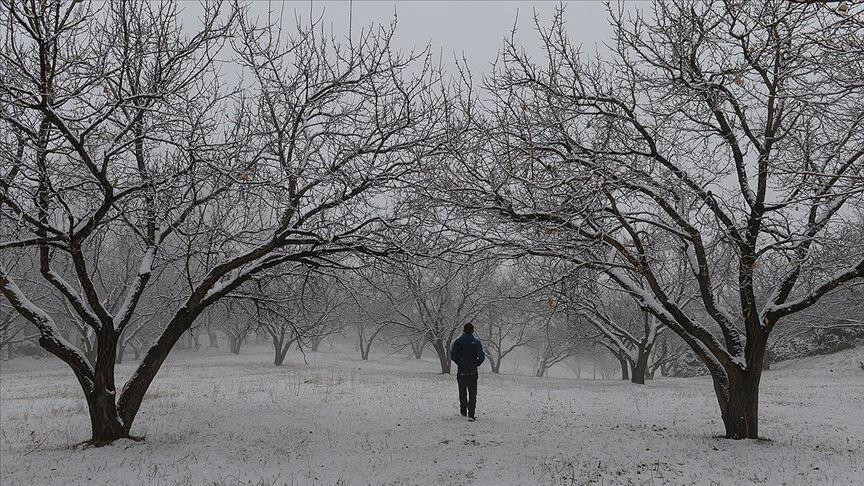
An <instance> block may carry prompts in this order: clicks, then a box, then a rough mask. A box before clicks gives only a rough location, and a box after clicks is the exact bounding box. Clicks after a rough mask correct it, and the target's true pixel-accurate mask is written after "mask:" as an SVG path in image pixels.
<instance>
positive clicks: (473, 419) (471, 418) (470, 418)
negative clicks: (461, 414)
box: [468, 417, 477, 422]
mask: <svg viewBox="0 0 864 486" xmlns="http://www.w3.org/2000/svg"><path fill="white" fill-rule="evenodd" d="M468 421H469V422H476V421H477V419H476V418H474V417H468Z"/></svg>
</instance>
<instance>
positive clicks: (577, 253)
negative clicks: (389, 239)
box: [426, 0, 864, 439]
mask: <svg viewBox="0 0 864 486" xmlns="http://www.w3.org/2000/svg"><path fill="white" fill-rule="evenodd" d="M562 15H563V14H562V13H560V12H559V14H558V15H556V17H555V19H554V20H553V22H552V24H551V26H549V28H542V27H538V31H539V34H540V37H541V40H542V42H543V45H544V46H545V57H544V58H543V64H538V63H537V62H535V61H534V60H533V59H531V58H529V57H528V55H527V54H526V53H525V51H524V50H522V49H521V48H520V47H519V46H518V45H516V44H515V42H514V41H513V39H512V38H511V39H510V40H508V41H507V42H506V43H505V47H504V49H503V52H502V54H501V57H500V63H499V64H498V66H496V68H495V74H494V76H492V77H491V78H490V79H489V80H488V82H487V85H486V88H487V89H486V91H485V92H486V93H487V94H488V98H487V99H485V100H483V103H482V104H480V107H477V105H478V103H469V102H467V101H466V102H465V107H466V109H465V110H464V113H465V116H464V117H463V118H462V120H463V122H467V124H466V129H465V131H464V132H463V136H462V139H461V143H460V147H461V148H460V149H458V150H455V151H454V154H453V156H452V157H453V158H452V159H450V160H448V162H447V164H446V167H443V168H442V169H441V170H440V171H439V172H440V173H439V174H438V176H439V177H438V178H439V179H440V180H443V181H447V183H446V184H439V187H442V186H443V187H446V186H451V187H455V188H457V189H456V190H449V191H444V190H439V191H437V193H436V194H435V196H436V197H437V198H439V199H447V200H449V201H450V202H451V203H452V204H454V205H458V206H460V207H462V208H464V209H466V210H467V212H468V214H466V216H467V218H466V219H468V218H470V219H471V221H473V222H472V223H471V224H472V225H474V226H478V227H479V226H482V227H483V228H484V229H486V230H487V231H485V232H484V233H482V234H480V235H479V236H482V237H483V238H484V239H486V240H487V241H490V242H495V243H496V244H499V245H502V246H505V247H510V248H512V249H514V251H516V252H524V253H531V254H536V255H543V256H549V257H553V258H558V259H563V260H566V261H570V262H573V263H576V264H580V265H585V266H588V267H590V268H594V269H596V270H598V271H601V272H603V273H604V274H605V275H606V277H607V278H608V279H609V280H610V281H611V282H614V283H615V284H616V285H617V286H618V287H619V288H620V289H622V290H623V291H624V292H627V293H628V294H630V295H631V296H632V297H633V298H635V299H636V300H637V301H638V303H639V305H640V306H641V307H642V308H644V309H646V310H648V312H650V313H651V314H653V315H654V316H655V318H657V319H658V320H659V321H660V322H662V323H663V324H664V325H665V326H668V328H669V329H670V330H672V331H673V332H675V333H676V334H678V335H679V336H680V337H681V338H682V339H683V340H684V341H685V342H686V343H687V344H688V345H689V346H690V348H691V349H692V350H693V351H694V352H695V353H696V354H697V355H698V356H699V358H700V359H701V360H702V361H703V362H704V363H705V365H706V366H707V368H708V370H709V371H710V373H711V376H712V378H713V382H714V389H715V392H716V396H717V400H718V404H719V408H720V413H721V416H722V419H723V423H724V426H725V429H726V436H727V437H728V438H732V439H743V438H756V437H758V436H759V421H758V403H759V383H760V379H761V376H762V369H763V358H764V353H765V349H766V344H767V342H768V337H769V336H770V334H771V332H772V331H773V330H774V329H775V326H777V325H778V324H782V322H783V321H784V320H786V319H788V318H789V317H790V316H793V315H795V314H796V313H798V312H801V311H803V310H805V309H807V308H808V307H811V306H812V305H814V304H815V303H816V302H818V301H819V300H820V299H821V298H822V297H823V296H825V295H826V294H828V293H830V292H831V291H833V290H835V289H837V288H838V287H841V286H843V285H846V284H847V283H849V282H852V281H854V280H855V279H860V278H861V277H862V275H864V257H862V248H861V246H860V242H858V243H856V244H855V245H854V246H851V247H849V248H848V249H847V251H846V253H845V255H844V257H843V258H842V259H841V260H839V262H837V263H835V264H832V265H822V264H820V262H819V261H818V260H815V259H813V258H812V255H813V252H814V251H815V250H816V249H817V248H819V247H822V246H824V245H826V244H829V243H830V241H831V240H832V239H833V238H836V236H837V235H838V233H839V232H841V230H842V228H843V227H844V226H846V225H848V224H849V223H848V218H849V217H850V215H854V214H856V212H860V211H861V205H862V197H861V195H862V191H864V178H862V177H861V172H862V164H864V139H862V136H864V131H862V130H861V125H862V122H864V111H862V109H861V107H862V106H864V91H862V90H860V89H855V86H853V85H854V84H855V83H854V82H851V80H852V79H859V80H860V79H864V72H862V71H861V66H864V62H862V57H864V51H861V50H856V49H852V50H845V51H842V52H840V50H838V49H836V47H838V42H839V41H838V39H837V38H836V37H835V36H836V35H837V34H838V32H840V31H841V30H842V31H843V34H844V35H848V36H850V37H853V38H856V39H857V38H860V37H861V33H862V32H864V27H862V26H861V25H860V24H858V23H855V22H853V21H850V20H849V18H850V17H849V16H844V15H840V14H838V13H835V12H834V11H832V10H830V9H826V8H824V6H822V5H802V4H796V3H793V2H785V1H772V2H769V3H768V4H763V3H758V4H757V3H753V2H743V1H740V2H739V1H735V0H727V1H715V2H708V3H706V4H699V5H694V4H692V3H691V2H683V1H672V2H661V3H655V4H653V6H652V12H651V13H649V14H644V13H642V12H637V13H634V14H632V15H629V14H625V13H622V12H614V11H613V12H611V18H612V21H613V27H614V31H615V37H614V39H613V41H612V43H611V46H612V53H611V55H610V56H609V57H608V58H598V59H595V60H590V59H586V58H585V57H584V56H582V55H581V54H580V52H579V51H578V48H577V47H575V46H574V45H573V44H571V42H570V41H569V39H568V37H567V32H566V29H565V27H564V22H563V17H562ZM539 25H540V24H539V22H538V26H539ZM469 94H470V93H469ZM470 126H473V127H475V130H471V129H470ZM453 159H456V160H460V161H461V164H455V163H453ZM432 165H433V164H432V163H431V162H430V168H427V169H426V170H427V171H430V172H435V169H434V168H433V167H431V166H432ZM445 174H446V175H445ZM484 217H485V218H486V221H485V222H484V223H480V222H478V219H477V218H484ZM471 229H472V228H471V227H468V228H466V229H465V231H469V230H471ZM652 238H654V239H656V238H659V239H661V240H662V241H663V242H664V244H663V245H657V244H653V243H652V242H651V241H650V240H651V239H652ZM682 264H683V266H684V267H685V268H687V270H688V272H687V279H688V285H686V286H683V287H682V286H681V285H676V283H677V282H678V281H679V280H680V274H679V272H678V269H679V268H680V267H681V266H682ZM686 288H690V289H692V290H693V291H692V292H687V291H685V290H684V289H686ZM760 289H763V290H764V291H765V293H760V292H759V290H760Z"/></svg>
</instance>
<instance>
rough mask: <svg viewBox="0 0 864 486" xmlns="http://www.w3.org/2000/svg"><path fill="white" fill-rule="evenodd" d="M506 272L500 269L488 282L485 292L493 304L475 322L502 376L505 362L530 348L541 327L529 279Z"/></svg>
mask: <svg viewBox="0 0 864 486" xmlns="http://www.w3.org/2000/svg"><path fill="white" fill-rule="evenodd" d="M503 270H504V269H503V268H500V267H499V268H498V269H497V271H496V272H494V273H493V274H492V275H490V277H489V279H487V281H486V290H485V292H486V293H487V294H488V295H489V304H488V305H487V306H486V309H485V312H483V313H481V315H480V317H479V318H478V320H477V321H476V322H475V327H476V328H477V331H476V333H477V335H478V336H479V337H480V338H481V339H482V340H483V347H484V349H485V351H486V358H487V360H488V361H489V366H490V367H491V369H492V373H496V374H498V373H500V372H501V362H502V361H503V360H504V358H506V357H507V356H508V355H509V354H510V353H512V352H513V351H515V350H516V349H518V348H521V347H524V346H527V345H528V344H530V343H531V341H532V339H533V338H534V336H535V331H536V330H537V329H538V328H539V327H540V322H539V320H540V319H539V318H538V317H537V315H536V313H534V312H532V311H531V308H530V306H531V304H532V302H531V301H530V298H529V297H530V293H531V290H529V289H528V288H527V287H528V285H527V282H525V281H524V279H525V276H524V275H521V274H519V273H518V272H516V271H513V272H511V273H510V274H507V275H504V274H503V273H502V271H503ZM532 290H533V289H532Z"/></svg>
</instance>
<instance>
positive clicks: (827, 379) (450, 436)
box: [0, 348, 864, 486]
mask: <svg viewBox="0 0 864 486" xmlns="http://www.w3.org/2000/svg"><path fill="white" fill-rule="evenodd" d="M243 352H244V353H245V354H241V355H240V356H233V355H225V354H214V353H213V352H211V353H210V354H208V353H206V352H204V351H200V352H198V353H192V352H175V353H172V355H171V357H170V358H169V360H168V362H166V365H165V366H164V368H163V370H162V371H161V372H160V374H159V375H158V376H157V378H156V380H155V382H154V384H153V386H152V388H151V389H150V391H149V393H148V394H147V396H146V397H145V399H144V402H143V405H142V410H141V413H140V414H139V416H138V419H137V420H136V423H135V426H134V427H133V433H134V434H136V435H146V436H147V439H146V441H144V442H135V441H129V440H124V441H118V442H116V443H114V444H113V445H111V446H109V447H107V448H100V449H94V448H83V447H76V444H77V443H78V442H80V441H82V440H84V439H87V438H88V433H89V425H88V423H87V420H86V418H87V409H86V406H85V405H84V402H83V401H82V399H81V396H80V391H79V390H78V388H77V385H76V383H75V380H74V378H73V377H72V375H71V373H70V372H68V371H67V370H65V369H64V368H63V367H62V364H59V363H56V361H46V360H34V359H29V358H25V359H18V360H13V361H11V362H3V363H2V367H0V426H2V427H0V432H2V435H0V437H2V438H0V483H2V484H3V485H4V486H12V485H18V484H26V485H30V484H48V485H51V484H57V485H69V484H85V483H87V484H147V485H150V484H153V485H160V484H165V485H168V484H220V485H239V484H393V485H398V484H405V485H408V484H490V485H491V484H495V485H498V484H730V485H732V484H753V483H761V484H783V483H786V484H836V485H851V484H861V481H862V480H861V478H864V421H862V420H861V413H862V410H864V371H861V370H860V369H859V368H857V366H858V365H857V362H858V361H861V360H864V349H856V350H850V351H846V352H843V353H838V354H836V355H832V356H828V357H816V358H807V360H806V361H805V360H802V361H801V362H800V363H799V362H785V363H781V364H779V365H777V366H776V368H777V369H776V370H771V371H768V372H766V374H765V377H764V379H763V387H762V394H761V396H762V401H763V405H762V422H761V431H762V435H764V436H765V437H767V438H768V439H770V441H729V440H725V439H719V438H715V437H713V436H715V435H717V434H720V433H721V432H722V425H721V423H720V420H719V413H718V411H717V404H716V402H715V400H714V397H713V391H712V388H711V383H710V381H709V380H707V379H658V380H654V381H652V382H650V383H649V384H648V385H645V386H639V385H634V384H631V383H629V382H621V381H619V380H610V381H602V380H596V381H595V380H585V379H567V378H534V377H528V376H515V375H502V376H494V375H491V374H489V373H488V372H486V371H487V369H484V370H482V371H483V372H484V373H483V374H482V376H481V378H480V391H479V404H478V421H477V422H475V423H466V422H463V421H462V419H461V417H459V416H458V412H457V404H456V400H457V399H456V385H455V377H453V376H442V375H438V374H436V373H435V371H434V370H435V367H436V363H435V360H434V357H433V356H431V354H430V355H429V356H428V357H427V358H425V359H424V360H422V361H416V360H413V359H405V358H403V357H397V356H390V357H385V356H384V355H383V353H382V354H381V355H379V356H375V355H373V356H372V357H371V358H370V359H371V361H370V362H363V361H360V360H359V359H358V358H355V355H356V354H357V353H356V352H354V351H351V350H340V349H336V350H326V351H324V352H320V353H307V355H306V359H307V361H308V364H304V361H303V357H302V356H301V355H300V354H298V353H297V352H296V351H293V352H292V353H293V354H289V357H288V358H287V360H286V366H284V367H281V368H280V367H274V366H273V365H271V364H269V361H270V359H271V358H272V356H271V355H270V352H269V351H268V350H267V349H266V348H253V349H251V350H246V349H244V351H243ZM131 371H132V368H131V366H129V365H121V366H120V367H119V373H120V374H121V375H123V376H124V377H125V376H128V374H129V373H131Z"/></svg>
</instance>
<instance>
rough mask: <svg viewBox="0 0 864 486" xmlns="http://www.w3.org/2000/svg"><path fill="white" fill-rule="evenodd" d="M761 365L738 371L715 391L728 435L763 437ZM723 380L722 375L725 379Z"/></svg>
mask: <svg viewBox="0 0 864 486" xmlns="http://www.w3.org/2000/svg"><path fill="white" fill-rule="evenodd" d="M761 377H762V370H761V369H753V370H749V371H747V372H734V373H733V374H732V375H731V376H730V377H729V378H728V380H727V381H726V383H724V382H723V381H721V382H720V383H717V379H716V378H715V385H714V388H715V391H716V392H717V401H718V402H719V404H720V414H721V416H722V417H723V425H724V427H725V428H726V438H727V439H758V438H759V382H760V380H761ZM721 380H722V379H721Z"/></svg>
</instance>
